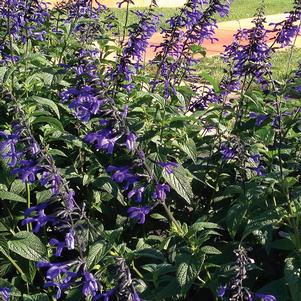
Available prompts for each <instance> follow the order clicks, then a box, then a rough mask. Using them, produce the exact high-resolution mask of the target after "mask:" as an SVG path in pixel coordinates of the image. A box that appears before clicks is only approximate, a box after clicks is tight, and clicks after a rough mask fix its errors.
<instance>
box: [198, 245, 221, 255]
mask: <svg viewBox="0 0 301 301" xmlns="http://www.w3.org/2000/svg"><path fill="white" fill-rule="evenodd" d="M201 252H203V253H205V254H211V255H219V254H221V253H222V252H221V251H220V250H218V249H217V248H215V247H212V246H204V247H202V248H201Z"/></svg>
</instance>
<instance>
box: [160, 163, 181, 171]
mask: <svg viewBox="0 0 301 301" xmlns="http://www.w3.org/2000/svg"><path fill="white" fill-rule="evenodd" d="M158 164H159V165H160V166H161V167H163V168H164V170H166V172H167V173H168V174H172V173H173V170H174V168H177V167H178V164H177V163H175V162H158Z"/></svg>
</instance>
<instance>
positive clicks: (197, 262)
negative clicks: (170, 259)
mask: <svg viewBox="0 0 301 301" xmlns="http://www.w3.org/2000/svg"><path fill="white" fill-rule="evenodd" d="M204 259H205V257H203V258H202V259H199V258H196V257H195V256H193V255H191V254H188V253H184V254H180V255H179V256H177V258H176V267H177V273H176V275H177V281H178V283H179V286H180V287H181V292H182V294H185V293H186V292H187V291H188V290H189V288H190V287H191V285H192V283H193V282H194V280H195V279H196V278H197V276H198V275H199V273H200V270H201V268H202V265H203V262H204Z"/></svg>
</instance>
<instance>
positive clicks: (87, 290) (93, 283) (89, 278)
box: [83, 272, 98, 297]
mask: <svg viewBox="0 0 301 301" xmlns="http://www.w3.org/2000/svg"><path fill="white" fill-rule="evenodd" d="M97 291H98V283H97V280H96V279H95V278H94V276H93V275H92V274H91V273H89V272H85V273H84V285H83V294H84V295H85V296H86V297H88V296H93V297H94V296H95V295H96V293H97Z"/></svg>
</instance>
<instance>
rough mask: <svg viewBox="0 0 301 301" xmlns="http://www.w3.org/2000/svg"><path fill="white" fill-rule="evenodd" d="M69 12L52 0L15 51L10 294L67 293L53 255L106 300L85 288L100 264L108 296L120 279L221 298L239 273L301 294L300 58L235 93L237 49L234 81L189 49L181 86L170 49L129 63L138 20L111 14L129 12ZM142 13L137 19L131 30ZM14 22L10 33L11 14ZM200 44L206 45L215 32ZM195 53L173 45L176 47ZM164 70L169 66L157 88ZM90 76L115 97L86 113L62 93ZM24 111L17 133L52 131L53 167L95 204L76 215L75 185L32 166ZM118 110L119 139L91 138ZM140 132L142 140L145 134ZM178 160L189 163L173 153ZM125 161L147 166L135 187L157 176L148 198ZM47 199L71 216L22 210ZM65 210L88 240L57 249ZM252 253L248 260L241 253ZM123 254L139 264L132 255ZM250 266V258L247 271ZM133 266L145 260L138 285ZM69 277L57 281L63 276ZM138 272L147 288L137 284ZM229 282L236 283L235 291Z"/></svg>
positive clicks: (11, 47)
mask: <svg viewBox="0 0 301 301" xmlns="http://www.w3.org/2000/svg"><path fill="white" fill-rule="evenodd" d="M234 3H235V2H234ZM64 9H65V8H64ZM234 9H235V8H234ZM67 12H68V11H67ZM67 12H66V10H64V11H63V12H61V11H60V10H59V9H53V10H52V11H51V12H50V16H51V18H49V19H47V22H45V23H44V24H43V26H44V27H43V29H44V28H45V31H46V33H45V37H44V38H43V39H42V40H41V41H39V40H35V39H34V38H32V37H30V35H29V33H28V31H26V35H25V42H23V41H21V40H18V38H17V37H15V36H13V38H10V39H9V40H8V43H7V44H5V46H4V51H3V52H1V53H2V57H1V59H2V61H1V62H2V65H1V66H0V87H1V91H0V116H1V119H0V130H1V137H0V143H1V144H0V150H1V155H2V159H1V167H0V208H1V211H0V216H1V218H0V298H1V297H2V298H3V299H4V300H8V299H7V298H6V297H5V295H4V293H3V291H2V290H1V289H4V288H7V289H8V290H9V295H10V298H11V300H27V301H31V300H36V301H47V300H51V298H53V297H52V296H54V295H55V294H57V287H55V286H54V285H52V286H51V285H49V286H46V287H45V286H44V284H45V282H46V283H47V281H48V282H49V280H50V279H49V277H48V274H47V272H46V270H45V266H41V265H40V266H39V265H38V266H37V262H43V263H45V262H47V263H48V262H50V263H51V264H55V263H57V262H60V263H61V262H64V263H65V262H69V263H70V262H71V263H70V266H71V269H70V270H71V271H72V272H73V273H76V274H77V275H80V276H78V278H76V281H74V282H73V283H72V284H70V287H67V288H62V292H63V293H62V296H59V297H58V299H62V300H69V301H72V300H92V299H93V300H98V299H95V295H93V294H94V291H93V290H92V289H91V293H90V292H89V291H88V293H86V291H85V283H90V285H92V284H91V283H92V281H91V282H88V281H87V280H86V279H85V277H86V276H87V273H88V271H89V273H90V272H91V273H93V275H94V276H93V277H95V279H96V280H95V281H96V282H97V285H96V286H97V288H95V294H96V291H97V294H98V295H96V296H100V295H99V294H100V293H103V292H105V291H106V292H108V291H109V290H110V289H114V288H115V289H116V290H117V292H118V293H116V295H114V296H112V297H111V298H110V300H112V301H113V300H120V301H123V300H132V301H137V300H146V301H161V300H162V301H163V300H165V301H172V300H187V301H193V300H204V301H212V300H218V299H219V296H220V297H222V294H221V293H220V292H219V290H220V289H221V287H223V286H224V285H228V286H229V283H230V284H231V285H233V286H234V285H236V284H237V281H238V280H237V279H239V276H241V277H242V279H241V280H242V281H243V283H240V285H241V287H243V288H246V290H247V291H248V292H250V299H249V300H252V299H251V296H252V297H254V296H255V297H256V300H260V297H258V296H260V295H259V293H262V294H265V295H266V296H267V294H270V295H273V296H275V298H277V300H278V301H300V300H301V278H300V269H301V235H300V231H301V224H300V218H301V217H300V213H301V199H300V198H301V189H300V166H301V152H300V145H301V121H300V107H301V98H300V85H301V80H300V78H301V75H300V71H299V73H298V71H297V72H296V71H295V70H294V71H291V72H289V73H288V74H286V76H285V78H284V77H280V76H279V77H277V80H275V79H274V77H273V76H274V74H273V71H272V72H268V73H266V74H265V75H268V76H269V78H268V87H269V88H268V89H267V88H266V87H265V88H263V86H262V85H260V84H258V83H257V84H254V74H251V73H248V72H249V71H250V70H252V68H251V69H248V72H246V73H244V74H243V75H242V85H241V86H240V89H239V90H238V91H231V93H230V91H226V90H224V88H223V80H224V78H225V77H226V76H227V75H230V74H231V66H233V65H234V64H235V61H231V63H228V64H225V69H226V72H225V74H224V75H225V76H224V77H223V79H222V83H220V81H219V80H217V79H216V78H214V77H213V76H212V74H211V72H210V69H209V68H207V67H206V70H205V69H200V68H202V67H201V66H202V60H201V62H198V64H197V65H196V68H198V69H197V70H196V72H195V73H194V74H193V75H194V77H189V76H186V73H185V72H187V69H189V68H188V66H189V65H188V64H186V61H185V63H183V65H181V66H180V69H179V70H177V72H176V73H175V74H176V75H178V76H175V78H173V77H172V74H169V75H168V76H170V78H171V80H170V82H169V84H170V83H172V85H170V86H168V88H166V86H167V84H166V82H164V79H165V78H164V76H162V74H160V73H159V72H157V73H156V72H154V70H156V71H157V70H159V71H160V66H161V65H160V62H164V57H163V59H162V57H158V58H157V63H156V64H155V66H154V65H153V66H152V67H149V66H147V62H141V61H139V63H140V65H139V67H137V66H133V65H131V60H134V59H135V56H132V57H130V59H129V61H126V63H127V64H128V65H129V66H130V67H129V69H128V73H127V72H124V70H123V72H121V71H120V70H121V69H120V68H121V67H120V66H122V68H125V67H124V65H122V63H123V61H122V59H123V58H124V57H125V56H126V54H125V52H124V49H127V48H126V47H128V44H127V41H126V39H124V38H125V37H123V38H122V34H123V33H122V32H117V33H116V32H115V30H116V27H114V26H113V27H112V26H108V24H110V25H114V22H115V21H116V20H115V21H114V19H112V18H110V19H108V15H109V13H110V12H108V11H104V12H103V13H101V14H100V17H99V16H98V17H97V18H96V19H95V18H92V17H90V18H88V17H87V16H84V17H83V16H81V17H78V16H77V18H75V19H74V20H71V21H70V22H65V21H66V20H65V19H64V18H66V14H67ZM151 12H153V11H152V10H151ZM259 14H260V13H259ZM58 16H60V18H58ZM257 17H258V16H257ZM1 18H2V19H1V24H2V25H3V24H4V23H5V20H4V18H3V17H1ZM2 25H1V26H2ZM8 27H9V26H8ZM54 28H55V29H56V31H57V32H59V34H58V33H57V32H55V31H54V30H53V29H54ZM137 28H138V29H139V27H138V25H137V24H134V25H133V26H132V27H130V33H131V34H133V32H134V33H136V32H135V30H137ZM75 29H77V30H75ZM0 30H1V36H5V38H6V35H5V33H6V31H5V30H6V27H5V26H4V25H3V26H2V27H0ZM8 37H9V36H8ZM11 37H12V36H11ZM5 38H4V39H5ZM1 51H2V50H1ZM85 51H87V53H88V55H86V52H85ZM93 51H94V52H93ZM189 51H190V52H189V54H191V55H193V54H196V53H201V54H202V53H203V49H202V48H201V47H200V46H199V45H191V48H189ZM83 53H84V54H83ZM91 53H92V54H91ZM95 53H96V55H95ZM287 53H288V55H287V61H286V62H285V65H286V66H283V68H284V69H285V70H291V69H292V67H291V56H292V52H291V51H290V52H287ZM8 54H9V55H12V56H17V57H18V60H11V58H10V57H5V55H8ZM85 55H86V56H85ZM4 58H5V59H6V61H5V59H4ZM181 59H182V60H183V61H184V58H183V57H182V56H181V57H180V60H176V59H173V58H172V57H171V56H170V57H167V58H165V62H168V63H170V62H172V63H177V62H179V61H180V62H182V61H181ZM160 60H161V61H160ZM253 63H254V62H253ZM249 64H251V63H249ZM283 64H284V62H283ZM128 65H127V66H128ZM259 65H260V64H259ZM295 65H297V64H295ZM169 66H171V65H169ZM183 66H184V67H183ZM256 66H257V67H256V71H257V70H258V69H257V68H258V65H256ZM260 66H261V65H260ZM88 67H89V68H90V67H91V69H89V71H86V69H85V68H88ZM194 67H195V66H194ZM266 67H267V65H264V68H266ZM81 68H82V69H81ZM135 68H137V69H135ZM156 68H157V69H156ZM134 69H135V71H133V70H134ZM112 70H113V71H116V70H117V75H115V73H114V72H113V71H112ZM149 70H151V72H150V71H149ZM272 70H273V69H272ZM253 71H254V69H253ZM85 72H87V73H85ZM118 72H119V73H118ZM182 72H184V74H183V76H182ZM91 74H92V75H91ZM129 74H130V75H131V76H130V78H127V76H128V75H129ZM196 74H197V77H195V75H196ZM180 75H181V76H182V77H180ZM184 75H185V76H184ZM154 77H155V79H156V80H158V78H159V79H160V80H161V79H162V81H159V83H158V85H157V86H155V88H154V85H153V82H154ZM91 78H92V79H91ZM179 78H181V80H179ZM131 85H132V86H131ZM87 86H89V87H92V88H91V89H93V91H96V92H95V93H96V96H97V97H96V98H97V100H102V101H103V102H104V104H102V106H103V107H104V108H105V109H101V110H100V111H97V110H96V111H97V112H96V113H95V114H94V113H93V114H92V113H91V112H92V110H91V111H89V112H88V113H89V114H90V115H89V116H88V117H87V116H84V117H83V114H84V113H83V112H82V111H80V110H78V111H76V109H77V108H78V107H79V104H78V103H77V104H74V106H72V105H70V96H68V97H69V98H68V97H67V96H66V98H65V99H64V97H63V96H62V94H63V93H65V92H66V91H67V92H68V93H69V92H70V91H71V92H70V94H72V93H73V92H74V91H73V90H72V89H77V90H80V89H86V87H87ZM94 89H95V90H94ZM207 89H210V91H211V92H212V93H214V95H215V96H216V97H218V99H219V101H214V102H210V101H208V102H206V99H204V98H202V97H204V94H202V92H200V91H203V92H204V91H207ZM72 91H73V92H72ZM86 91H88V90H86ZM89 91H90V90H89ZM226 92H227V93H226ZM228 92H229V93H228ZM76 93H78V92H76ZM87 93H88V92H87ZM89 93H90V92H89ZM89 93H88V94H89ZM93 93H94V92H93ZM89 95H90V94H89ZM85 97H87V95H86V94H85ZM72 100H73V99H72ZM85 101H86V99H85ZM195 103H197V104H198V106H194V104H195ZM77 106H78V107H77ZM108 116H109V117H108ZM86 117H87V118H86ZM84 118H86V119H85V120H83V119H84ZM100 121H103V123H101V122H100ZM104 121H105V122H104ZM16 124H17V125H20V126H21V127H22V131H21V138H20V137H19V138H15V139H16V140H18V139H19V140H18V141H17V142H18V143H19V144H17V150H18V151H20V152H21V151H22V152H25V151H24V145H26V143H27V141H28V140H29V139H34V141H37V142H38V144H39V151H38V152H37V154H38V155H37V154H34V155H37V157H36V161H35V162H37V164H39V168H40V169H43V168H45V166H44V165H47V164H49V165H50V166H51V167H53V166H55V168H56V169H55V170H56V172H57V174H58V175H60V176H61V177H62V178H63V179H64V182H63V184H62V185H61V186H62V187H63V188H64V189H67V188H68V189H69V187H71V188H72V190H73V191H74V192H75V201H76V203H77V205H78V208H79V211H76V212H75V213H74V216H72V214H73V213H72V214H69V215H68V214H67V213H66V212H67V211H68V210H69V209H70V208H69V209H68V208H67V209H68V210H67V209H66V208H65V207H64V206H66V205H65V203H64V201H65V199H64V194H62V193H61V191H60V193H53V191H52V190H53V186H51V185H49V182H47V185H46V184H45V185H44V184H43V179H44V181H45V178H43V177H45V174H42V172H40V173H39V172H37V173H36V174H35V176H34V179H33V180H31V179H30V176H29V175H28V174H26V172H27V171H28V170H26V172H24V170H18V171H16V170H15V172H12V169H13V168H11V167H12V166H9V165H10V164H9V163H11V162H10V161H9V160H8V158H10V155H11V154H8V148H9V147H10V146H8V145H7V144H5V141H7V137H5V135H9V134H14V133H15V132H14V131H16ZM107 124H109V125H110V130H111V129H114V131H115V132H114V133H116V136H117V134H118V135H119V136H118V139H119V140H118V142H116V145H113V146H114V150H112V151H110V146H108V145H107V144H106V143H107V140H110V139H112V137H111V136H110V137H109V138H107V137H105V139H103V140H102V141H101V142H102V144H101V143H100V144H101V146H99V147H98V149H97V148H95V147H94V146H93V143H89V142H91V140H89V139H87V137H89V134H91V133H95V132H97V131H100V130H101V129H102V127H105V126H107ZM123 131H124V132H123ZM121 133H125V134H121ZM129 133H135V135H136V138H137V139H133V140H130V139H129ZM24 135H25V136H24ZM104 140H105V141H106V142H104ZM94 142H95V141H94ZM131 143H132V144H134V146H132V144H131ZM94 144H95V143H94ZM125 145H126V147H125ZM9 150H11V149H9ZM5 155H6V157H5ZM22 155H24V154H20V156H22ZM27 155H28V154H27V153H26V156H27ZM26 158H27V157H26ZM45 158H46V159H45ZM27 159H28V158H27ZM28 160H29V159H28ZM45 160H46V161H45ZM47 160H48V161H47ZM45 162H46V163H45ZM170 162H171V163H173V164H174V165H171V166H169V165H168V166H167V167H166V165H164V163H165V164H166V163H167V164H169V163H170ZM18 164H21V166H22V164H23V163H22V162H21V163H20V162H19V163H18ZM11 165H12V164H11ZM112 166H114V167H113V168H112ZM116 166H123V167H125V168H129V169H130V171H131V172H132V173H135V176H136V177H137V178H138V179H139V181H140V182H139V183H138V184H137V183H136V182H138V181H136V182H135V184H133V183H130V184H129V186H131V185H133V186H134V188H135V189H137V187H138V188H141V186H143V187H145V190H143V199H142V200H138V201H137V199H136V201H135V199H134V198H133V197H132V196H131V195H130V194H129V191H128V189H127V188H125V182H126V181H127V180H129V179H130V178H131V174H130V172H129V173H126V174H125V177H124V178H122V180H121V179H120V178H118V177H117V173H118V172H120V173H123V172H124V170H123V171H120V170H119V171H118V170H117V171H116V169H114V168H115V167H116ZM17 167H20V166H19V165H17ZM47 168H48V167H47ZM169 168H170V169H171V170H170V169H169ZM13 170H14V169H13ZM45 170H46V171H49V170H48V169H45ZM45 170H43V171H45ZM24 174H25V175H24ZM122 176H124V174H122ZM24 179H25V180H24ZM159 183H160V184H159ZM158 184H159V185H166V186H167V185H169V187H170V192H169V191H168V190H166V191H165V192H166V198H165V197H164V196H162V195H161V194H159V193H158V191H157V189H158ZM53 185H54V184H53ZM135 185H136V186H135ZM137 185H138V186H137ZM139 185H140V186H139ZM50 186H51V187H50ZM54 186H55V185H54ZM58 186H59V189H63V188H62V187H61V186H60V185H58ZM166 186H165V187H166ZM66 187H67V188H66ZM51 188H52V190H51ZM132 188H133V187H132ZM132 188H131V189H132ZM68 191H69V190H68ZM160 192H161V193H162V191H160ZM165 192H164V189H163V194H164V193H165ZM53 199H55V200H54V201H53ZM45 202H46V203H47V202H49V203H51V205H50V207H47V209H45V211H46V213H47V214H48V215H49V216H50V215H51V216H52V215H53V214H56V213H57V211H58V212H61V215H59V214H58V216H59V217H57V216H56V218H58V219H59V222H58V224H55V223H53V224H52V223H51V222H49V221H50V220H48V223H47V224H46V223H45V224H43V225H42V227H41V231H37V232H36V233H33V232H34V231H33V228H34V226H35V222H34V223H32V222H28V223H24V222H23V223H22V220H24V211H25V212H26V209H27V210H28V208H31V207H32V206H36V205H41V204H45ZM53 202H54V203H53ZM140 202H142V204H140ZM62 204H63V205H62ZM141 205H142V206H149V207H151V210H150V212H148V213H147V214H145V215H146V216H145V218H146V220H145V221H142V219H141V218H135V217H134V218H132V219H131V218H129V216H128V215H129V214H128V212H129V211H128V208H129V207H130V206H131V207H133V206H138V207H140V206H141ZM55 206H57V208H53V207H55ZM78 208H77V209H78ZM56 209H57V211H56ZM50 212H51V213H50ZM32 213H33V212H30V214H29V215H28V216H30V217H33V214H32ZM63 213H64V214H65V215H63V218H62V214H63ZM28 216H27V217H28ZM70 216H71V218H70ZM130 217H133V216H131V214H130ZM69 218H70V221H69V220H68V219H69ZM64 219H65V220H68V222H67V225H68V226H69V227H70V228H71V230H72V231H73V232H69V233H73V235H74V237H75V247H74V245H73V246H70V245H68V248H66V246H65V247H64V250H63V252H62V254H60V255H61V256H58V257H56V256H55V255H56V254H55V253H56V251H57V249H56V247H54V246H55V244H53V243H51V241H50V239H51V238H52V239H53V238H55V239H58V240H60V241H63V242H64V239H65V238H64V235H65V232H64V231H65V230H64V229H65V228H64V227H66V225H65V224H64V226H63V227H61V228H60V226H61V223H63V221H62V220H64ZM137 221H138V222H139V223H137ZM41 224H42V222H41ZM67 243H68V242H67ZM73 244H74V241H73ZM71 245H72V243H71ZM241 254H242V255H241ZM243 256H246V262H243V263H242V262H239V260H241V259H242V258H243ZM58 258H59V259H58ZM121 258H122V259H121ZM251 258H252V259H251ZM123 259H124V260H125V262H126V263H127V266H128V267H124V266H122V264H120V262H122V263H123V261H122V260H123ZM73 262H76V264H75V265H74V264H73ZM116 265H117V268H116ZM121 266H122V267H123V268H121ZM239 268H240V269H242V270H243V272H242V273H241V274H239V276H237V273H238V269H239ZM122 269H123V270H122ZM116 270H117V272H116ZM120 270H122V271H124V270H125V271H127V272H128V273H131V274H130V276H128V275H127V277H128V278H126V279H127V280H128V282H127V283H126V285H125V288H124V287H123V290H121V289H120V286H121V284H120V281H121V280H120V279H121V278H122V277H121V276H120V274H118V273H119V272H120ZM240 272H241V270H240ZM55 276H56V277H55ZM55 276H53V278H52V279H56V280H55V281H57V282H59V281H61V280H62V279H63V276H61V275H60V274H58V275H55ZM123 276H124V275H123ZM243 276H246V277H244V278H243ZM47 277H48V278H47ZM60 277H62V278H60ZM72 277H73V276H72ZM72 277H71V278H72ZM74 277H75V276H74ZM83 279H84V280H83ZM129 279H130V280H129ZM83 281H84V284H83ZM85 281H86V282H85ZM235 281H236V282H235ZM93 283H94V282H93ZM92 286H93V285H92ZM94 286H95V285H94ZM133 287H135V289H136V290H137V292H138V293H139V295H140V298H141V299H140V298H138V297H135V298H137V299H134V298H133V297H131V296H132V295H131V296H130V297H129V296H128V295H127V296H126V297H127V298H128V299H126V297H125V295H123V294H124V291H125V290H127V289H128V290H133ZM93 289H94V288H93ZM135 289H134V290H135ZM233 291H234V289H233ZM131 293H133V291H131ZM230 293H231V291H230V292H228V294H230ZM256 293H257V295H256ZM1 294H2V295H1ZM133 295H134V294H133ZM93 297H94V298H93ZM224 297H225V298H229V296H228V295H227V293H226V294H225V296H224ZM131 298H132V299H131ZM232 298H233V299H231V300H235V301H239V300H242V299H239V298H238V297H237V298H236V299H235V297H233V296H232ZM262 298H263V299H262V300H265V301H269V300H272V301H273V300H275V299H264V298H265V297H262ZM99 300H105V301H107V300H108V299H104V297H103V296H100V297H99ZM228 300H230V299H228ZM254 300H255V299H254Z"/></svg>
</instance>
